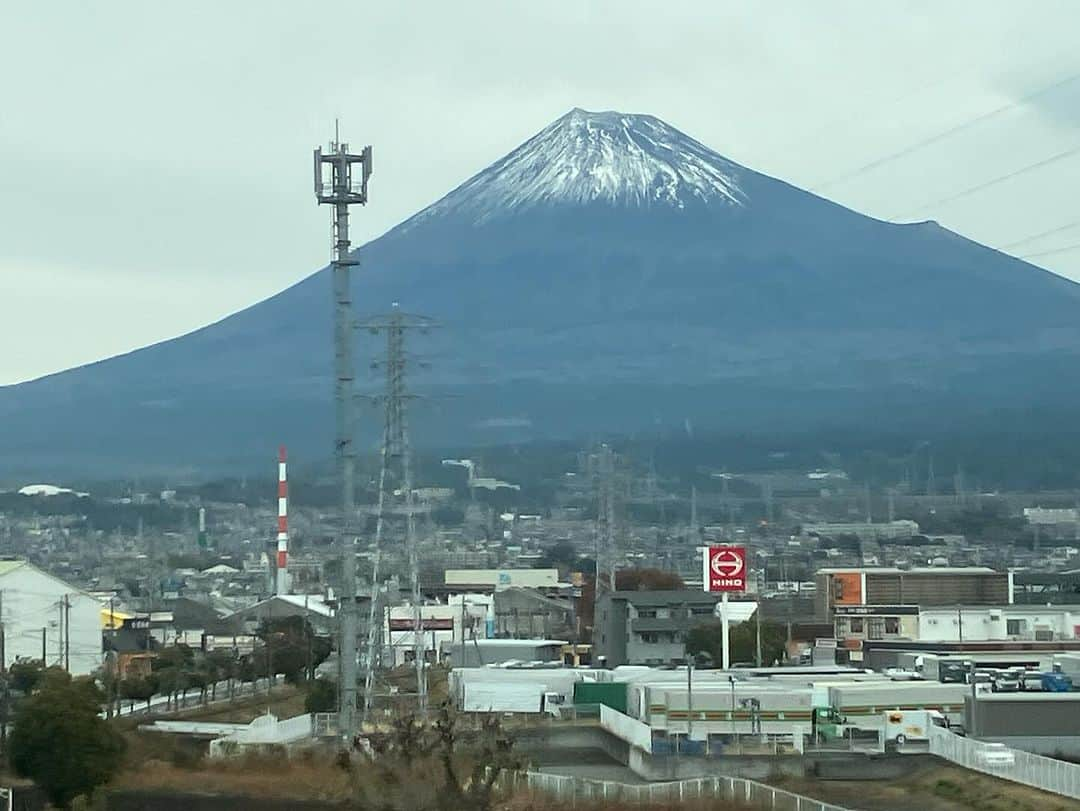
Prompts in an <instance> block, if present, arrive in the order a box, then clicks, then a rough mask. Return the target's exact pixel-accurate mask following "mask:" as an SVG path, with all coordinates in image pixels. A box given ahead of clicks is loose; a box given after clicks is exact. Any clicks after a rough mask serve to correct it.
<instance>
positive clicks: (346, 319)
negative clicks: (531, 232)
mask: <svg viewBox="0 0 1080 811" xmlns="http://www.w3.org/2000/svg"><path fill="white" fill-rule="evenodd" d="M336 129H337V128H336V126H335V133H334V141H333V143H331V144H330V149H329V153H328V154H326V155H324V154H323V152H322V148H321V147H320V148H317V149H316V150H315V198H316V199H317V200H318V201H319V203H320V204H326V205H333V206H334V259H333V262H332V263H331V268H332V275H333V296H334V407H335V409H334V410H335V422H336V431H335V434H336V436H335V443H334V446H335V455H336V458H337V465H338V479H339V484H340V486H341V526H340V528H339V531H338V533H339V534H338V547H339V549H340V550H341V561H342V565H341V593H340V594H339V595H338V615H339V631H340V634H341V638H340V641H339V645H338V655H339V657H340V658H341V683H340V684H339V685H338V726H339V729H340V732H341V734H342V736H344V737H345V738H346V739H349V740H351V738H352V735H353V734H354V732H355V731H356V634H357V622H356V529H355V521H356V500H355V497H356V485H355V474H356V458H355V451H354V448H353V435H354V431H355V423H354V420H353V399H354V394H353V382H354V370H353V359H352V345H353V335H352V330H353V306H352V290H351V286H350V278H349V277H350V275H351V270H352V268H353V267H355V266H356V265H357V264H358V262H357V261H356V260H355V259H354V258H353V257H352V256H351V255H350V252H349V206H350V205H354V204H357V205H364V204H365V203H367V184H368V178H369V177H371V147H370V146H365V147H364V148H363V149H362V150H361V151H360V153H359V154H356V153H350V152H349V145H348V144H344V143H341V142H340V140H339V139H338V135H337V132H336Z"/></svg>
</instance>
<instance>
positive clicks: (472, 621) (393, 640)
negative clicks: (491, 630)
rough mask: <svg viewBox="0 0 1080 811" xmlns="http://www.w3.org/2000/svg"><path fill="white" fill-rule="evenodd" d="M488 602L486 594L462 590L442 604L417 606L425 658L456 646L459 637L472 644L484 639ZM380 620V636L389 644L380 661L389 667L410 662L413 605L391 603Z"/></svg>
mask: <svg viewBox="0 0 1080 811" xmlns="http://www.w3.org/2000/svg"><path fill="white" fill-rule="evenodd" d="M490 604H491V596H490V595H485V594H465V595H457V596H456V598H455V597H451V598H450V602H449V603H448V604H445V605H444V604H433V605H424V606H421V607H420V627H421V629H422V631H421V636H420V640H419V643H420V644H419V647H420V649H421V650H422V651H423V655H424V658H425V661H428V662H435V660H436V659H437V658H438V656H439V655H440V654H439V651H447V650H455V649H460V645H461V643H462V642H463V641H464V642H465V643H467V644H468V645H473V644H475V642H476V641H478V640H484V639H485V638H486V637H487V636H488V628H487V625H488V622H487V619H488V614H489V613H490ZM383 621H384V623H385V627H384V636H383V639H385V640H387V645H388V648H389V650H388V651H387V654H386V655H385V657H384V662H386V663H388V664H389V665H391V666H393V667H397V666H398V665H403V664H407V663H409V662H412V661H413V657H414V656H415V655H416V647H417V645H416V612H415V611H414V610H413V607H412V606H411V605H399V606H391V607H389V608H388V609H387V610H386V612H385V614H384V618H383ZM454 646H457V648H455V647H454ZM459 658H460V655H459Z"/></svg>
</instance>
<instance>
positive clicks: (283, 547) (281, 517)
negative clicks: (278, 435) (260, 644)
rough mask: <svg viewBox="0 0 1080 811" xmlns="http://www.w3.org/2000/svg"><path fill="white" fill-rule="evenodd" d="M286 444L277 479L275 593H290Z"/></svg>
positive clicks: (280, 456)
mask: <svg viewBox="0 0 1080 811" xmlns="http://www.w3.org/2000/svg"><path fill="white" fill-rule="evenodd" d="M285 459H286V456H285V446H284V445H282V446H281V447H280V448H278V481H277V580H276V581H275V588H274V593H275V594H278V595H281V594H288V593H289V479H288V475H287V473H286V470H285Z"/></svg>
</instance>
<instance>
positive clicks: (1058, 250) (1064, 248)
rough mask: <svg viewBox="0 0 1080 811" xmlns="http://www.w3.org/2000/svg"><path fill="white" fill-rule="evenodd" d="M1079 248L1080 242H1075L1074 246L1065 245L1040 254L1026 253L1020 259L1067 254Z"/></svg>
mask: <svg viewBox="0 0 1080 811" xmlns="http://www.w3.org/2000/svg"><path fill="white" fill-rule="evenodd" d="M1077 248H1080V242H1074V243H1073V244H1072V245H1064V246H1062V247H1060V248H1054V249H1052V250H1049V251H1039V252H1038V253H1025V254H1023V255H1022V256H1021V257H1020V258H1021V259H1034V258H1035V257H1037V256H1053V255H1054V254H1056V253H1065V252H1067V251H1075V250H1076V249H1077Z"/></svg>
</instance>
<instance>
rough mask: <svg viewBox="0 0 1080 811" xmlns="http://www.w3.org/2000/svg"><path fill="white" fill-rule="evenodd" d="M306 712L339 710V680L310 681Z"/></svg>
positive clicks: (305, 702) (305, 700)
mask: <svg viewBox="0 0 1080 811" xmlns="http://www.w3.org/2000/svg"><path fill="white" fill-rule="evenodd" d="M304 712H337V682H334V681H330V679H315V681H313V682H309V683H308V688H307V695H306V696H305V697H304Z"/></svg>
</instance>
